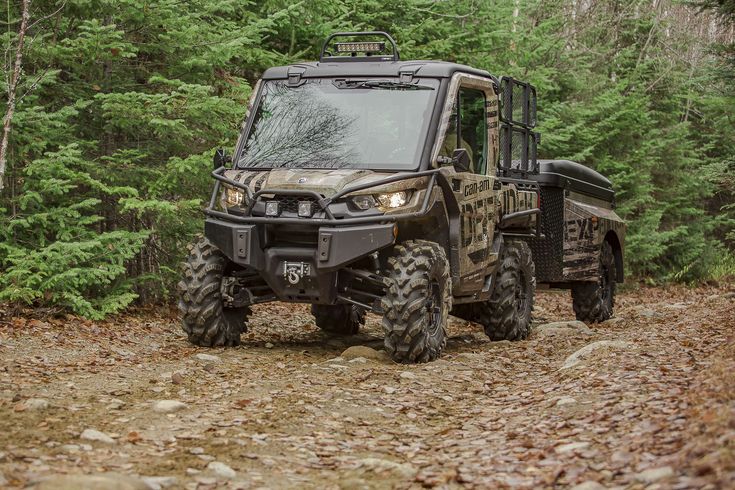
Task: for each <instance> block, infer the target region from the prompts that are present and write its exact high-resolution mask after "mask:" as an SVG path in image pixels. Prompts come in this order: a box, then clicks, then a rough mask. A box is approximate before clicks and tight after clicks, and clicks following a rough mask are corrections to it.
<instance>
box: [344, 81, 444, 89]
mask: <svg viewBox="0 0 735 490" xmlns="http://www.w3.org/2000/svg"><path fill="white" fill-rule="evenodd" d="M334 85H335V86H336V87H337V88H377V89H383V90H434V87H429V86H428V85H417V84H415V83H406V82H396V81H393V80H335V81H334Z"/></svg>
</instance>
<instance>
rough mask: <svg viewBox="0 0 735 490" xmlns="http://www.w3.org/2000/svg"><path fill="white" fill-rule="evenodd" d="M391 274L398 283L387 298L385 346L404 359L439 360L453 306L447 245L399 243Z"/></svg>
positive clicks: (384, 303)
mask: <svg viewBox="0 0 735 490" xmlns="http://www.w3.org/2000/svg"><path fill="white" fill-rule="evenodd" d="M387 275H388V276H389V278H390V279H391V280H392V281H391V282H392V283H393V284H392V285H391V286H390V288H388V292H387V293H386V295H385V296H384V297H383V300H382V307H383V312H384V314H383V331H384V332H385V350H386V351H387V352H388V354H389V355H390V356H391V358H392V359H393V360H394V361H396V362H400V363H414V362H429V361H433V360H435V359H436V358H438V357H439V355H440V354H441V352H442V350H444V346H446V344H447V333H446V324H447V317H448V315H449V311H450V310H451V309H452V285H451V280H450V277H449V262H448V261H447V256H446V254H445V253H444V249H443V248H442V247H441V246H440V245H439V244H437V243H434V242H429V241H426V240H411V241H407V242H405V243H403V244H401V245H398V246H396V248H395V255H394V256H393V257H391V258H390V259H388V268H387Z"/></svg>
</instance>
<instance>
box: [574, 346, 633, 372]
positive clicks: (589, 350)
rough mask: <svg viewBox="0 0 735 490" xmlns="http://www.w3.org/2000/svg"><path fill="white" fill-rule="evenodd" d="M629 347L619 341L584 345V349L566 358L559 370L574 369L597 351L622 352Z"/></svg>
mask: <svg viewBox="0 0 735 490" xmlns="http://www.w3.org/2000/svg"><path fill="white" fill-rule="evenodd" d="M631 347H632V344H631V343H629V342H623V341H621V340H598V341H597V342H592V343H591V344H587V345H585V346H584V347H582V348H581V349H579V350H578V351H576V352H575V353H573V354H572V355H570V356H569V357H567V358H566V360H565V361H564V364H563V365H562V367H561V369H569V368H571V367H574V366H576V365H577V364H579V363H580V362H582V360H583V359H585V358H586V357H588V356H589V355H590V354H592V353H593V352H596V351H599V350H615V349H620V350H622V349H629V348H631Z"/></svg>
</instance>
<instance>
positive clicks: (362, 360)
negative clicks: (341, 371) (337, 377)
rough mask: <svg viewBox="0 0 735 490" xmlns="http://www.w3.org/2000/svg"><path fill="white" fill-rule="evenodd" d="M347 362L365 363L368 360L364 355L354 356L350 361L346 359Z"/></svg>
mask: <svg viewBox="0 0 735 490" xmlns="http://www.w3.org/2000/svg"><path fill="white" fill-rule="evenodd" d="M348 362H349V363H350V364H365V363H366V362H368V360H367V359H365V358H364V357H356V358H354V359H351V360H350V361H348Z"/></svg>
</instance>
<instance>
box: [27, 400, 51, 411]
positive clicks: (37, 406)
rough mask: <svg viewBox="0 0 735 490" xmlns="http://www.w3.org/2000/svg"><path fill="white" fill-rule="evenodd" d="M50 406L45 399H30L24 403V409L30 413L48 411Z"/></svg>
mask: <svg viewBox="0 0 735 490" xmlns="http://www.w3.org/2000/svg"><path fill="white" fill-rule="evenodd" d="M49 406H50V405H49V402H48V400H46V399H45V398H29V399H28V400H26V401H24V402H23V407H24V408H25V410H29V411H35V410H38V411H41V410H46V409H47V408H48V407H49Z"/></svg>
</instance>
